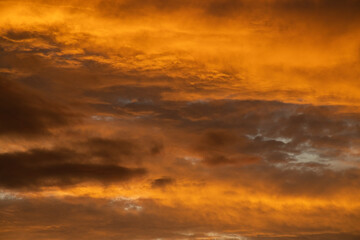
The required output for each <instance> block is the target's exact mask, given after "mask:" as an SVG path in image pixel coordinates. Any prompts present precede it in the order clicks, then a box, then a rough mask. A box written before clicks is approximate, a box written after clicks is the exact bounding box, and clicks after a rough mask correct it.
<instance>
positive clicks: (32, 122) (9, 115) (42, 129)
mask: <svg viewBox="0 0 360 240" xmlns="http://www.w3.org/2000/svg"><path fill="white" fill-rule="evenodd" d="M75 120H76V115H75V114H74V113H72V112H70V111H69V110H68V109H67V108H66V107H63V106H61V105H59V104H56V103H52V102H51V100H50V101H49V100H48V99H46V98H44V97H42V96H41V94H39V93H38V92H36V91H34V90H32V89H29V88H27V87H25V86H23V85H20V84H17V83H15V82H14V81H10V80H5V79H0V135H3V136H9V135H17V136H21V137H28V136H36V135H44V134H48V133H49V132H50V129H51V128H53V127H61V126H66V125H69V124H70V123H74V122H75Z"/></svg>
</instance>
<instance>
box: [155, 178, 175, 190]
mask: <svg viewBox="0 0 360 240" xmlns="http://www.w3.org/2000/svg"><path fill="white" fill-rule="evenodd" d="M173 183H175V179H173V178H170V177H162V178H158V179H155V180H154V181H152V183H151V186H152V187H153V188H163V187H166V186H168V185H171V184H173Z"/></svg>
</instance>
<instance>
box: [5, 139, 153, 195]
mask: <svg viewBox="0 0 360 240" xmlns="http://www.w3.org/2000/svg"><path fill="white" fill-rule="evenodd" d="M98 141H101V140H98ZM105 143H107V144H105ZM93 144H94V141H90V144H89V146H88V147H89V148H93ZM101 144H102V145H103V144H105V146H102V148H101V149H102V150H99V149H100V148H99V146H97V147H98V151H100V153H101V151H105V149H109V148H110V149H113V148H112V147H113V146H114V143H113V142H111V141H110V140H102V143H101ZM116 148H117V146H116ZM95 151H96V150H95ZM120 152H121V151H120ZM100 153H99V152H98V154H100ZM117 153H118V152H114V151H112V152H111V151H110V152H108V153H107V155H106V156H104V154H100V155H101V157H102V158H103V159H102V161H100V162H97V161H95V160H94V157H96V156H94V155H93V153H92V152H79V151H74V150H70V149H65V148H58V149H51V150H45V149H32V150H29V151H27V152H11V153H3V154H0V165H1V168H0V169H1V174H0V175H1V177H0V185H1V186H3V187H6V188H19V189H22V188H33V189H36V188H39V187H42V186H55V187H56V186H57V187H63V186H69V185H73V184H77V183H80V182H88V181H97V182H100V183H104V184H108V183H115V182H119V181H126V180H130V179H132V178H134V177H140V176H143V175H144V174H145V173H146V170H145V169H144V168H129V167H123V166H119V165H117V164H116V161H112V163H111V161H110V160H109V159H108V158H110V159H114V158H115V156H113V155H112V154H114V155H116V154H117ZM127 154H130V152H129V153H127ZM109 162H110V163H109Z"/></svg>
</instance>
